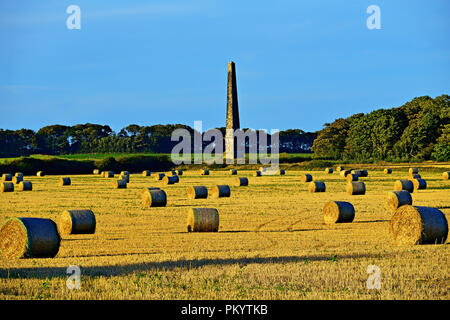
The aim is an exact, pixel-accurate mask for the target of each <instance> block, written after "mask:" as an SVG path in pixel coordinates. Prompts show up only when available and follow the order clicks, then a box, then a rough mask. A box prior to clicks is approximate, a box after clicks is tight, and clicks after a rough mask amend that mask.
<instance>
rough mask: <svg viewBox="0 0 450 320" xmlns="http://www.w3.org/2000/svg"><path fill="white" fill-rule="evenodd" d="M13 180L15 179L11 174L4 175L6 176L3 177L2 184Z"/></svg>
mask: <svg viewBox="0 0 450 320" xmlns="http://www.w3.org/2000/svg"><path fill="white" fill-rule="evenodd" d="M12 178H13V176H12V174H10V173H4V174H3V175H2V182H5V181H12Z"/></svg>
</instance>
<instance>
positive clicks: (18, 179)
mask: <svg viewBox="0 0 450 320" xmlns="http://www.w3.org/2000/svg"><path fill="white" fill-rule="evenodd" d="M22 181H23V176H22V177H20V176H19V177H16V176H14V177H13V178H12V183H14V184H19V183H20V182H22Z"/></svg>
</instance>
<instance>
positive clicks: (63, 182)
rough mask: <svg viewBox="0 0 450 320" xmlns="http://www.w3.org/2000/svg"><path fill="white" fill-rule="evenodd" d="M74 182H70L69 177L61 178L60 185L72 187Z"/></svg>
mask: <svg viewBox="0 0 450 320" xmlns="http://www.w3.org/2000/svg"><path fill="white" fill-rule="evenodd" d="M71 183H72V181H70V178H69V177H61V178H59V185H60V186H61V187H62V186H70V184H71Z"/></svg>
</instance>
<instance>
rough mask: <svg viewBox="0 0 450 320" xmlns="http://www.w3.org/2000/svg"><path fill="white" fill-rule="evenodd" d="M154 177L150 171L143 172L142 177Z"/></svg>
mask: <svg viewBox="0 0 450 320" xmlns="http://www.w3.org/2000/svg"><path fill="white" fill-rule="evenodd" d="M151 175H152V173H151V172H150V170H144V171H142V176H144V177H149V176H151Z"/></svg>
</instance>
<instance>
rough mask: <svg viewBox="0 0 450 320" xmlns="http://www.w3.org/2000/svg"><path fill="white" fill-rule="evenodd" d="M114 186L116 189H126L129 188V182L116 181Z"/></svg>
mask: <svg viewBox="0 0 450 320" xmlns="http://www.w3.org/2000/svg"><path fill="white" fill-rule="evenodd" d="M113 185H114V188H115V189H125V188H126V187H127V180H125V179H120V180H114V182H113Z"/></svg>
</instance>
